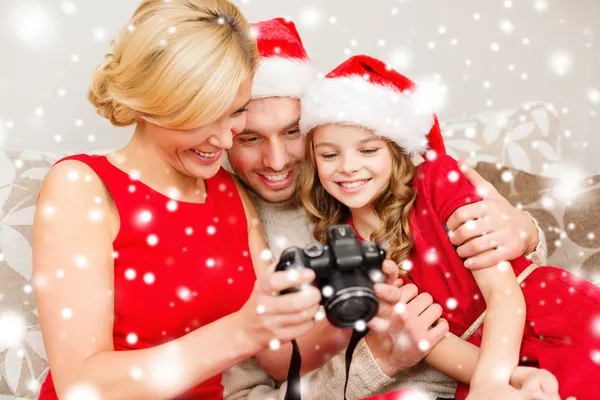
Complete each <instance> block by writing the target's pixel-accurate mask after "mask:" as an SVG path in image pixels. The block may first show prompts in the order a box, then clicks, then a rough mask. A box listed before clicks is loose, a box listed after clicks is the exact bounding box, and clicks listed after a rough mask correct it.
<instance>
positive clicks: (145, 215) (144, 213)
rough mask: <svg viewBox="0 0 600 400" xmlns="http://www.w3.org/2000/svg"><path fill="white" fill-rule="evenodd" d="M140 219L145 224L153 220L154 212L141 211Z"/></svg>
mask: <svg viewBox="0 0 600 400" xmlns="http://www.w3.org/2000/svg"><path fill="white" fill-rule="evenodd" d="M139 220H140V222H142V223H144V224H145V223H148V222H150V221H151V220H152V213H151V212H150V211H148V210H144V211H142V212H140V214H139Z"/></svg>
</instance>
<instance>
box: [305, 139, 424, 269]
mask: <svg viewBox="0 0 600 400" xmlns="http://www.w3.org/2000/svg"><path fill="white" fill-rule="evenodd" d="M313 132H314V130H312V131H310V132H309V133H308V134H307V136H306V143H305V151H304V159H303V161H302V165H301V168H300V174H299V177H298V185H299V187H298V190H297V193H298V197H299V199H298V200H299V201H300V203H301V204H302V205H303V206H304V207H305V209H306V210H307V214H308V218H309V220H310V221H311V222H312V223H314V225H315V227H314V231H313V236H314V238H315V239H316V240H318V241H320V242H325V240H326V233H327V227H328V226H331V225H335V224H344V223H347V221H348V219H349V218H350V210H349V209H348V207H346V206H345V205H344V204H342V203H340V202H339V201H338V200H337V199H335V198H334V197H333V196H331V195H330V194H329V193H328V192H327V191H326V190H325V188H324V187H323V185H322V184H321V181H320V180H319V175H318V172H317V168H316V159H315V152H314V148H313ZM386 143H387V146H388V148H389V150H390V153H391V154H392V174H391V176H390V182H389V185H388V186H386V187H385V188H384V189H383V190H382V191H381V192H379V193H378V194H377V195H376V196H375V198H374V199H373V202H372V204H373V210H374V211H375V213H376V215H377V216H378V217H379V219H380V220H381V221H382V226H381V229H380V230H378V231H376V232H374V233H373V234H372V235H371V237H370V238H368V239H369V240H372V241H375V242H378V243H380V244H382V245H384V246H385V248H386V250H387V257H388V258H389V259H391V260H393V261H394V262H396V263H397V264H398V265H401V263H402V261H404V260H405V259H407V258H408V256H409V255H410V252H411V250H412V247H413V243H414V239H413V236H412V234H411V231H410V219H411V208H412V205H413V203H414V201H415V198H416V193H415V191H414V190H413V187H412V183H413V178H414V176H415V169H416V168H415V165H414V163H413V162H412V160H411V159H410V157H408V156H407V155H406V154H404V152H403V151H402V149H401V148H400V147H399V146H398V145H397V144H396V143H394V142H392V141H389V140H386ZM401 272H403V275H406V272H407V271H403V270H402V269H401Z"/></svg>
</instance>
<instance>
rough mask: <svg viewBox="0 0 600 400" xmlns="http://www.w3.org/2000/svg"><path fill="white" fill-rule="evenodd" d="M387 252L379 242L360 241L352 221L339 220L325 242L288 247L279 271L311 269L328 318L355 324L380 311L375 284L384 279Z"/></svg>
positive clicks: (335, 322) (350, 325) (341, 323)
mask: <svg viewBox="0 0 600 400" xmlns="http://www.w3.org/2000/svg"><path fill="white" fill-rule="evenodd" d="M385 256H386V252H385V250H384V249H383V248H382V247H381V246H379V245H378V244H377V243H375V242H367V241H360V240H359V239H358V237H357V236H356V234H355V233H354V231H353V230H352V227H351V226H350V225H347V224H340V225H333V226H330V227H328V228H327V240H326V244H324V245H322V244H320V243H318V242H314V243H310V244H308V245H307V246H306V247H305V248H303V249H302V248H299V247H289V248H287V249H285V250H284V251H283V253H282V254H281V257H280V258H279V262H278V263H277V267H276V271H290V270H295V269H301V268H310V269H312V270H313V271H314V272H315V275H316V279H315V281H314V283H313V285H314V286H316V287H318V288H319V289H320V290H321V295H322V299H321V304H322V305H323V306H324V308H325V313H326V315H327V319H328V320H329V322H331V324H332V325H334V326H336V327H338V328H354V327H355V326H356V323H357V322H359V321H363V322H365V323H366V322H368V321H370V320H371V319H372V318H373V317H374V316H375V315H376V314H377V311H378V309H379V301H378V300H377V296H375V292H374V290H373V285H374V283H376V282H381V281H382V280H383V272H382V263H383V260H385ZM299 290H300V289H299V288H293V289H288V290H285V291H283V292H282V294H285V293H289V292H295V291H299Z"/></svg>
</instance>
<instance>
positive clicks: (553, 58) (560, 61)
mask: <svg viewBox="0 0 600 400" xmlns="http://www.w3.org/2000/svg"><path fill="white" fill-rule="evenodd" d="M548 63H549V68H550V71H552V72H554V73H555V74H556V75H565V74H566V73H568V72H569V71H570V70H571V67H572V66H573V57H572V56H571V54H570V53H569V52H568V51H566V50H557V51H555V52H554V53H552V54H551V55H550V59H549V60H548Z"/></svg>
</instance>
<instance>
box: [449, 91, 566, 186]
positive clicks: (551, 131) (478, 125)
mask: <svg viewBox="0 0 600 400" xmlns="http://www.w3.org/2000/svg"><path fill="white" fill-rule="evenodd" d="M441 128H442V131H443V134H444V142H445V144H446V148H447V152H448V154H450V155H451V156H452V157H454V158H457V159H458V158H463V159H465V160H466V161H467V162H468V163H469V164H470V165H476V164H477V163H478V162H480V161H483V162H489V163H498V162H499V163H501V164H503V165H508V166H511V167H513V168H516V169H519V170H521V171H525V172H529V173H532V174H536V175H543V176H557V174H558V173H559V172H560V165H559V161H560V160H561V149H560V138H561V127H560V123H559V120H558V117H557V111H556V109H555V108H554V106H552V105H551V104H547V103H540V102H538V103H524V104H522V105H521V106H519V107H517V108H515V109H508V110H502V111H489V112H485V113H481V114H478V115H476V116H474V117H472V118H466V119H458V120H450V121H447V122H442V123H441Z"/></svg>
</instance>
